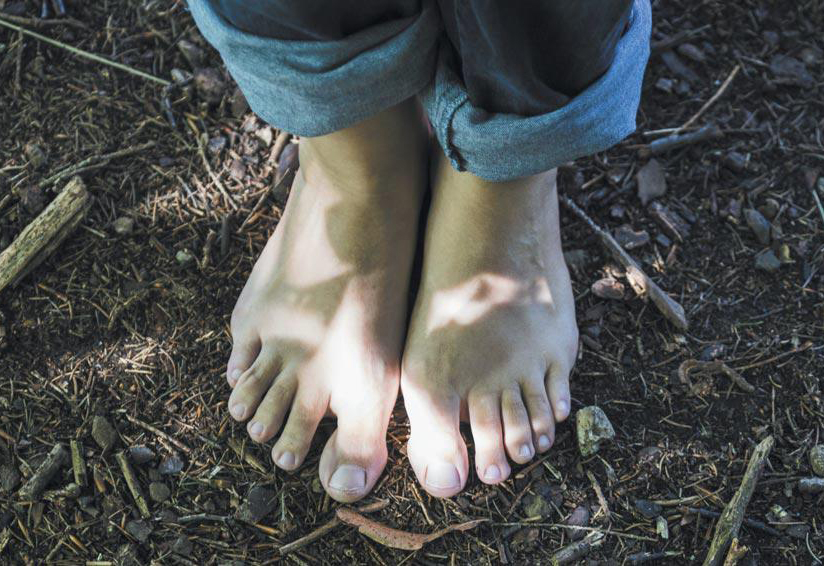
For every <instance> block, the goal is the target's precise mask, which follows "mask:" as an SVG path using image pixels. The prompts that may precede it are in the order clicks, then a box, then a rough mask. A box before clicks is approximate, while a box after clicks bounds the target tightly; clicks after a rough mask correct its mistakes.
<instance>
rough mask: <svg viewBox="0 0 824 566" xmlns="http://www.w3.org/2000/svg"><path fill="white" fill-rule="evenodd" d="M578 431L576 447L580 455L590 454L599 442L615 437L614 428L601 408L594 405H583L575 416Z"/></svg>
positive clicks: (598, 446)
mask: <svg viewBox="0 0 824 566" xmlns="http://www.w3.org/2000/svg"><path fill="white" fill-rule="evenodd" d="M575 426H576V431H577V433H578V449H579V450H580V452H581V456H584V457H586V456H591V455H592V454H595V453H596V452H598V450H599V449H600V448H601V443H602V442H604V441H608V440H612V439H613V438H615V429H614V428H612V423H611V422H609V419H608V418H607V415H606V414H605V413H604V411H603V409H601V408H600V407H598V406H596V405H591V406H589V407H584V408H583V409H581V410H580V411H578V413H577V414H576V416H575Z"/></svg>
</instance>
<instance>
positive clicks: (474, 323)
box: [401, 152, 578, 497]
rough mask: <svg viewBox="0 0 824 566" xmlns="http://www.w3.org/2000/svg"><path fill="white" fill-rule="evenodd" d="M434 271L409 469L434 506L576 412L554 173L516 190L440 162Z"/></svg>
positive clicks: (427, 282)
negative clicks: (466, 431)
mask: <svg viewBox="0 0 824 566" xmlns="http://www.w3.org/2000/svg"><path fill="white" fill-rule="evenodd" d="M436 161H437V164H436V165H435V166H434V167H433V171H434V172H433V175H434V179H433V202H432V208H431V210H430V213H429V218H428V227H427V234H426V243H425V249H424V267H423V274H422V283H421V289H420V293H419V296H418V299H417V304H416V306H415V310H414V314H413V316H412V322H411V325H410V328H409V335H408V338H407V342H406V349H405V351H404V360H403V374H402V377H401V389H402V391H403V398H404V403H405V405H406V410H407V413H408V414H409V421H410V424H411V429H412V430H411V436H410V439H409V445H408V455H409V461H410V462H411V464H412V467H413V468H414V470H415V473H416V474H417V476H418V479H419V480H420V482H421V484H422V485H423V486H424V488H425V489H426V490H427V491H428V492H429V493H431V494H432V495H435V496H441V497H449V496H451V495H454V494H456V493H458V492H459V491H460V490H461V489H462V488H463V486H464V485H465V483H466V480H467V475H468V458H467V449H466V445H465V444H464V441H463V439H462V438H461V433H460V430H459V428H458V427H459V422H460V419H464V420H468V421H469V423H470V426H471V429H472V437H473V440H474V444H475V469H476V471H477V474H478V477H479V478H480V479H481V481H483V482H485V483H489V484H495V483H499V482H502V481H504V480H505V479H506V478H507V477H508V476H509V473H510V466H509V463H508V461H507V454H508V455H509V457H510V458H511V459H512V460H514V461H515V462H518V463H525V462H528V461H529V460H530V459H532V457H533V456H534V455H535V453H536V451H537V452H545V451H546V450H548V449H549V448H550V446H552V443H553V441H554V434H555V423H556V422H558V421H562V420H564V419H566V418H567V416H568V415H569V410H570V397H569V384H568V377H569V372H570V370H571V369H572V365H573V363H574V361H575V356H576V352H577V348H578V328H577V326H576V323H575V305H574V299H573V295H572V287H571V285H570V281H569V273H568V272H567V268H566V265H565V264H564V259H563V254H562V252H561V236H560V229H559V224H558V198H557V191H556V185H555V176H556V172H555V171H550V172H547V173H544V174H541V175H537V176H534V177H529V178H525V179H520V180H518V181H512V182H506V183H491V182H487V181H484V180H482V179H479V178H478V177H475V176H474V175H472V174H469V173H458V172H456V171H455V170H454V169H452V167H450V166H449V164H448V163H447V162H446V159H445V158H444V156H443V154H441V153H440V152H438V158H437V159H436Z"/></svg>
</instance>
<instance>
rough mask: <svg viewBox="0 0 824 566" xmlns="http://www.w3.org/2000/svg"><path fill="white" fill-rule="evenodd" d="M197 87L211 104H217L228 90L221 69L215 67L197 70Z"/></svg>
mask: <svg viewBox="0 0 824 566" xmlns="http://www.w3.org/2000/svg"><path fill="white" fill-rule="evenodd" d="M194 79H195V88H196V89H197V93H198V95H199V96H200V98H202V99H203V100H205V101H206V102H208V103H209V104H217V103H218V102H220V101H221V99H222V98H223V95H224V94H225V92H226V83H225V82H224V80H223V76H222V75H221V74H220V71H218V70H217V69H215V68H214V67H206V68H203V69H198V70H197V71H196V72H195V77H194Z"/></svg>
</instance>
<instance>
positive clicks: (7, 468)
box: [0, 464, 20, 493]
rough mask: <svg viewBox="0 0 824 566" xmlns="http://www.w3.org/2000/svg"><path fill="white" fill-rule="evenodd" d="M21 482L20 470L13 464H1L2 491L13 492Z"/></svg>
mask: <svg viewBox="0 0 824 566" xmlns="http://www.w3.org/2000/svg"><path fill="white" fill-rule="evenodd" d="M19 484H20V472H18V471H17V468H15V467H14V466H13V465H11V464H3V465H2V466H0V492H5V493H11V492H12V491H14V489H15V488H16V487H17V486H18V485H19Z"/></svg>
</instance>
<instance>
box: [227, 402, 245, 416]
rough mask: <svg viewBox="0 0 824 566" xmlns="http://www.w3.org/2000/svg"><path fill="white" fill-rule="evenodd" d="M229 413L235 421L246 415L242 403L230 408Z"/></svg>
mask: <svg viewBox="0 0 824 566" xmlns="http://www.w3.org/2000/svg"><path fill="white" fill-rule="evenodd" d="M231 411H232V416H233V417H235V418H236V419H242V418H243V415H245V414H246V405H244V404H243V403H238V404H237V405H234V406H233V407H232V409H231Z"/></svg>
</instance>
